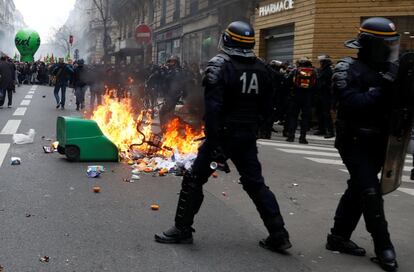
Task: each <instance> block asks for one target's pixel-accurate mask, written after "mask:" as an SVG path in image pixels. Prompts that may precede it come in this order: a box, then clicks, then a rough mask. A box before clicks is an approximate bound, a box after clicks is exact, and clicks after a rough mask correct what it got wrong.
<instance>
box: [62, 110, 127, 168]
mask: <svg viewBox="0 0 414 272" xmlns="http://www.w3.org/2000/svg"><path fill="white" fill-rule="evenodd" d="M56 135H57V140H58V141H59V146H58V152H59V153H60V154H62V155H66V157H67V159H68V160H69V161H84V162H86V161H113V162H117V161H119V155H118V148H117V147H116V145H115V144H114V143H112V142H111V141H110V140H109V139H108V138H107V137H106V136H105V135H103V133H102V131H101V129H100V128H99V126H98V124H97V123H96V122H95V121H93V120H86V119H82V118H76V117H65V116H59V117H58V118H57V124H56Z"/></svg>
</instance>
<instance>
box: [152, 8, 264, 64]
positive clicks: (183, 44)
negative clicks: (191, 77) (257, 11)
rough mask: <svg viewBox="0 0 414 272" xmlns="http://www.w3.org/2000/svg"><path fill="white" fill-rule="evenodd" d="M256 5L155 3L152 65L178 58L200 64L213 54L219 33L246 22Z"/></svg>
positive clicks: (215, 50) (215, 51)
mask: <svg viewBox="0 0 414 272" xmlns="http://www.w3.org/2000/svg"><path fill="white" fill-rule="evenodd" d="M255 3H256V1H247V0H228V1H219V0H155V14H154V18H155V20H154V24H153V28H154V38H153V61H154V62H155V63H164V62H165V61H166V60H167V59H168V58H169V57H170V56H172V55H175V56H178V57H179V58H180V59H181V60H182V61H183V62H186V63H204V62H206V61H208V60H209V59H210V58H211V57H212V56H214V54H216V53H217V45H218V42H219V38H220V34H221V32H222V31H223V30H224V29H225V28H226V26H227V25H228V24H229V23H230V22H231V21H235V20H244V21H250V18H251V16H252V14H253V13H254V7H255Z"/></svg>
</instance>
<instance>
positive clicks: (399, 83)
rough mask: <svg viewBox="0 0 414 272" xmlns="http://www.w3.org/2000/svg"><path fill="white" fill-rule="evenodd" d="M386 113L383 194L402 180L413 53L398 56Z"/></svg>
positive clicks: (413, 93)
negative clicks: (386, 134) (395, 77)
mask: <svg viewBox="0 0 414 272" xmlns="http://www.w3.org/2000/svg"><path fill="white" fill-rule="evenodd" d="M390 113H391V115H390V124H389V137H388V146H387V152H386V156H385V162H384V166H383V169H382V176H381V189H382V193H383V194H384V195H385V194H388V193H391V192H393V191H395V190H396V189H398V187H400V185H401V182H402V181H401V179H402V174H403V171H404V163H405V158H406V156H407V149H408V144H409V142H410V138H411V137H410V136H411V129H412V127H413V113H414V53H406V54H404V55H403V56H402V57H401V59H400V64H399V70H398V76H397V80H396V82H395V84H394V90H393V99H392V106H391V112H390Z"/></svg>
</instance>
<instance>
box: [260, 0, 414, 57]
mask: <svg viewBox="0 0 414 272" xmlns="http://www.w3.org/2000/svg"><path fill="white" fill-rule="evenodd" d="M372 16H383V17H387V18H389V19H391V20H393V21H394V22H395V24H396V26H397V28H398V31H399V32H400V33H401V36H402V39H401V50H402V51H413V50H414V0H392V1H391V0H384V1H372V0H358V1H357V0H354V1H346V2H345V1H340V0H331V1H325V0H266V1H261V2H260V4H259V6H258V7H257V10H256V14H255V20H254V26H255V29H256V41H257V46H256V51H257V54H258V55H259V56H260V57H261V58H263V59H265V60H267V61H269V60H272V59H277V60H281V61H289V62H290V63H292V62H294V61H295V60H297V59H299V58H301V57H309V58H311V59H312V60H313V61H316V60H317V57H318V56H319V55H323V54H328V55H330V56H331V57H332V58H333V59H335V60H338V59H340V58H342V57H344V56H349V55H351V56H352V55H354V54H355V53H356V51H354V50H350V49H347V48H345V47H344V46H343V43H344V41H345V40H348V39H352V38H354V37H355V36H356V35H357V34H358V27H359V25H360V23H361V21H363V20H364V19H366V18H369V17H372Z"/></svg>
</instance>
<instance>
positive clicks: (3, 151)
mask: <svg viewBox="0 0 414 272" xmlns="http://www.w3.org/2000/svg"><path fill="white" fill-rule="evenodd" d="M9 148H10V144H0V167H1V166H2V164H3V161H4V158H6V155H7V151H9Z"/></svg>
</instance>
